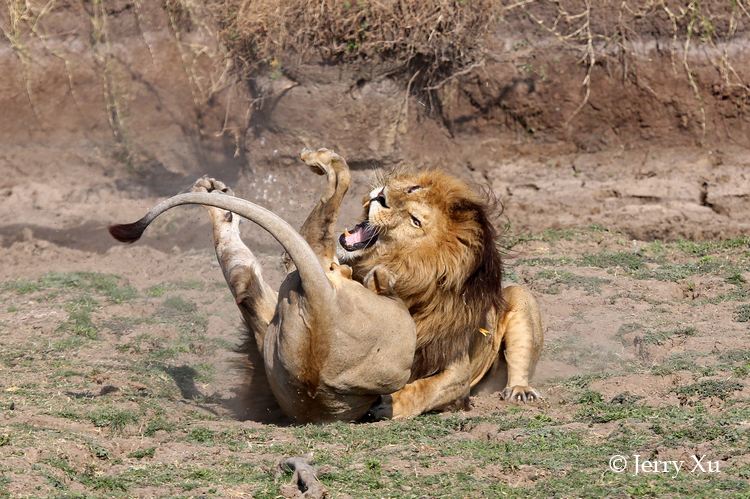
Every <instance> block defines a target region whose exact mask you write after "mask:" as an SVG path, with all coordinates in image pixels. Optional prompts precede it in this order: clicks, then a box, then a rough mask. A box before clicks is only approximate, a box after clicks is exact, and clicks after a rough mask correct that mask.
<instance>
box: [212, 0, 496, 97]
mask: <svg viewBox="0 0 750 499" xmlns="http://www.w3.org/2000/svg"><path fill="white" fill-rule="evenodd" d="M216 7H217V10H219V11H221V12H222V14H221V17H222V19H223V28H224V31H223V33H224V39H225V42H226V43H227V44H228V45H229V46H230V48H231V49H232V50H233V52H234V53H235V55H236V56H237V57H238V58H239V59H240V60H241V61H242V62H243V64H244V65H245V66H246V68H249V69H257V68H259V67H264V66H265V67H268V66H271V67H274V66H278V65H279V64H294V63H297V62H299V61H301V60H305V59H311V58H312V59H315V58H317V59H318V60H319V61H320V62H322V63H324V64H334V63H341V62H346V63H355V64H360V65H368V64H372V65H378V66H379V67H380V68H381V69H382V71H381V72H383V73H388V74H391V75H401V76H404V77H406V78H407V79H409V80H410V81H411V82H412V83H413V84H414V89H419V88H421V89H424V88H427V87H430V86H435V85H439V84H440V83H441V81H443V80H444V79H445V78H448V77H450V76H451V75H453V74H455V73H456V72H458V71H461V70H465V69H466V68H467V67H469V66H471V65H472V64H475V63H477V62H478V61H479V60H480V59H481V41H482V38H483V35H484V34H485V33H486V31H487V29H488V28H489V26H490V24H491V23H492V20H493V17H494V15H495V14H496V13H497V12H498V11H499V3H498V2H495V1H493V0H423V1H418V2H416V1H410V0H380V1H366V0H350V1H341V0H288V1H284V2H279V1H278V0H229V1H226V0H224V1H220V0H217V2H216Z"/></svg>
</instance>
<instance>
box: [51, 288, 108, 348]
mask: <svg viewBox="0 0 750 499" xmlns="http://www.w3.org/2000/svg"><path fill="white" fill-rule="evenodd" d="M98 306H99V304H98V303H97V301H96V300H94V299H93V298H91V297H89V296H84V297H81V298H76V299H73V300H71V301H69V302H68V303H67V304H66V305H65V310H66V311H67V312H68V318H67V320H66V321H65V322H63V323H62V324H60V327H59V328H58V330H59V331H64V332H68V333H71V334H74V335H76V336H82V337H84V338H89V339H96V338H97V336H98V330H97V328H96V326H95V325H94V322H93V321H92V319H91V313H92V312H93V311H94V310H96V308H97V307H98Z"/></svg>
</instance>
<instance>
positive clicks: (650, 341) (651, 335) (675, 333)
mask: <svg viewBox="0 0 750 499" xmlns="http://www.w3.org/2000/svg"><path fill="white" fill-rule="evenodd" d="M696 334H698V330H697V329H695V328H694V327H693V326H686V327H679V328H676V329H670V330H667V331H648V332H646V333H645V334H644V335H643V342H644V343H646V344H647V345H663V344H664V343H665V342H666V341H667V340H670V339H672V338H675V337H679V338H685V337H688V336H695V335H696Z"/></svg>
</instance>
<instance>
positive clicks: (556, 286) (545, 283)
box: [534, 270, 610, 295]
mask: <svg viewBox="0 0 750 499" xmlns="http://www.w3.org/2000/svg"><path fill="white" fill-rule="evenodd" d="M534 279H535V281H534V282H535V285H536V286H537V287H541V288H542V289H543V292H544V293H547V294H553V295H554V294H559V293H560V292H561V289H560V288H561V286H566V287H571V288H577V289H582V290H583V291H585V292H586V293H587V294H589V295H593V294H599V293H601V287H602V285H603V284H607V283H609V282H610V280H609V279H603V278H601V277H588V276H581V275H577V274H573V273H571V272H567V271H564V270H541V271H539V272H537V273H536V276H535V278H534Z"/></svg>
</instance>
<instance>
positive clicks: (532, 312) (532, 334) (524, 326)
mask: <svg viewBox="0 0 750 499" xmlns="http://www.w3.org/2000/svg"><path fill="white" fill-rule="evenodd" d="M503 298H504V300H505V302H506V303H507V304H508V307H507V309H506V313H505V315H504V316H503V317H502V318H501V319H500V324H499V327H500V328H502V330H504V335H503V345H502V353H501V355H502V354H504V355H505V361H506V363H507V366H508V383H507V386H506V387H505V389H504V390H503V392H502V395H503V398H505V399H506V400H513V401H517V402H526V401H531V400H536V399H539V398H541V397H540V395H539V393H538V392H537V391H536V390H534V388H532V387H531V386H530V384H529V383H530V381H531V376H532V375H533V374H534V369H535V367H536V363H537V361H538V360H539V356H540V355H541V352H542V345H543V344H544V333H543V330H542V319H541V315H540V313H539V306H538V305H537V302H536V300H535V299H534V297H533V296H532V295H531V293H529V292H528V291H527V290H526V289H524V288H522V287H520V286H509V287H507V288H505V289H503Z"/></svg>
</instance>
